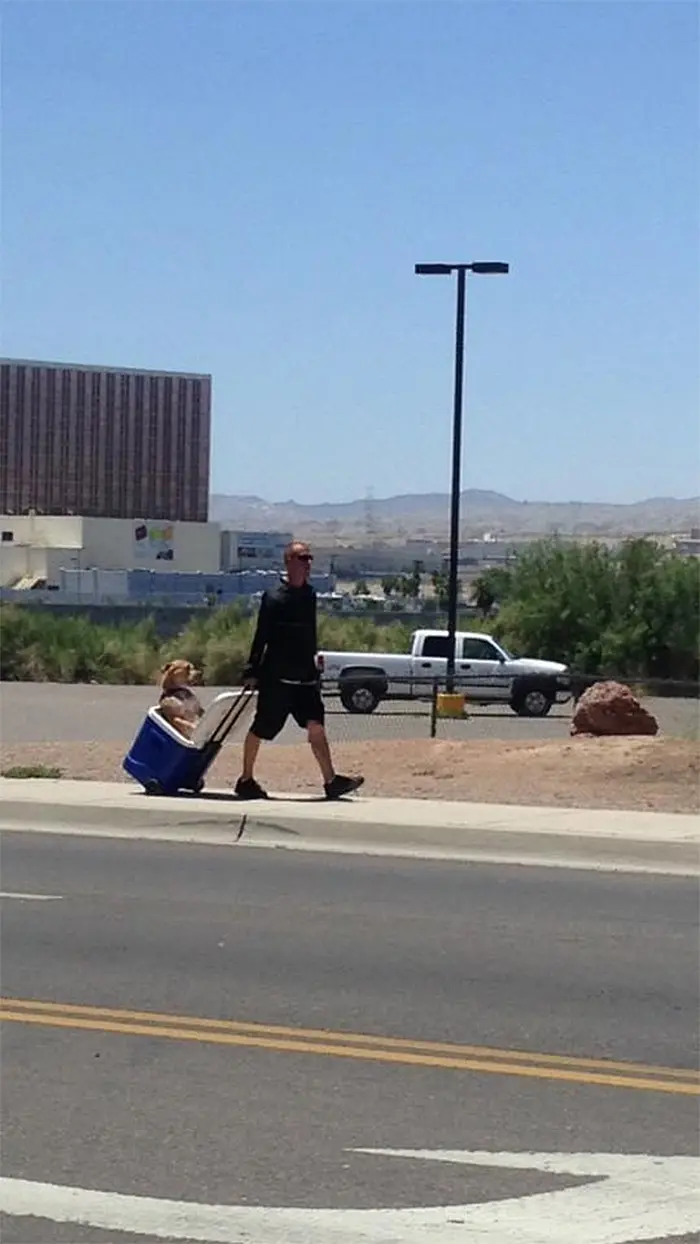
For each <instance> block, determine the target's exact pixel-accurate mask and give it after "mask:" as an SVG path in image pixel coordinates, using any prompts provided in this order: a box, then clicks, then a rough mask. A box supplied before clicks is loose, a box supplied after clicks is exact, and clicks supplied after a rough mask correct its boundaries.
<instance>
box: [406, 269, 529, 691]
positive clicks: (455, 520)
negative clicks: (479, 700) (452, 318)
mask: <svg viewBox="0 0 700 1244" xmlns="http://www.w3.org/2000/svg"><path fill="white" fill-rule="evenodd" d="M508 270H509V267H508V264H507V263H460V264H441V263H423V264H421V263H419V264H416V266H415V271H416V275H417V276H451V274H452V273H453V272H456V273H457V316H456V324H455V385H454V406H453V418H452V488H451V497H450V560H449V578H448V586H447V677H446V681H445V685H446V690H447V691H448V693H449V692H453V691H454V688H455V658H456V637H457V606H458V600H459V578H458V571H459V509H460V497H461V491H462V482H461V477H462V421H463V408H464V320H465V306H466V286H467V272H474V273H477V274H479V275H490V274H505V273H507V272H508Z"/></svg>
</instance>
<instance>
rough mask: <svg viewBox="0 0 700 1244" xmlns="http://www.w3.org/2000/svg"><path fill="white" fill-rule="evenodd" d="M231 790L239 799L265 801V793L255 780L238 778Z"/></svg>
mask: <svg viewBox="0 0 700 1244" xmlns="http://www.w3.org/2000/svg"><path fill="white" fill-rule="evenodd" d="M233 789H234V792H235V794H236V795H237V796H238V798H239V799H267V791H266V790H263V788H262V786H260V785H259V784H258V782H256V780H255V778H242V777H240V778H239V779H238V781H237V782H236V785H235V786H234V788H233Z"/></svg>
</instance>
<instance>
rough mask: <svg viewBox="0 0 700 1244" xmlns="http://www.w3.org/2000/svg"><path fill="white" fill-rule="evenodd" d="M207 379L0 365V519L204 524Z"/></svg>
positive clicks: (8, 362) (76, 367) (13, 361)
mask: <svg viewBox="0 0 700 1244" xmlns="http://www.w3.org/2000/svg"><path fill="white" fill-rule="evenodd" d="M210 423H211V376H207V375H192V374H186V373H182V374H181V373H177V372H155V371H135V370H120V369H117V368H111V367H87V366H82V365H74V364H67V363H42V362H35V361H30V360H24V359H3V360H0V513H2V514H18V515H19V514H27V513H29V512H30V511H32V510H34V511H36V513H37V514H81V515H85V516H91V517H104V518H133V517H136V516H138V517H142V518H149V519H165V520H167V521H170V522H174V521H180V522H199V523H201V522H206V521H207V517H208V510H209V438H210Z"/></svg>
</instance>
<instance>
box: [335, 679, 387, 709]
mask: <svg viewBox="0 0 700 1244" xmlns="http://www.w3.org/2000/svg"><path fill="white" fill-rule="evenodd" d="M379 700H380V696H379V694H378V692H377V689H376V687H372V686H370V685H369V684H368V683H354V684H353V685H351V686H347V687H342V688H341V690H340V703H341V704H342V706H343V708H345V709H347V711H348V712H349V713H373V712H374V710H375V708H376V707H377V705H378V703H379Z"/></svg>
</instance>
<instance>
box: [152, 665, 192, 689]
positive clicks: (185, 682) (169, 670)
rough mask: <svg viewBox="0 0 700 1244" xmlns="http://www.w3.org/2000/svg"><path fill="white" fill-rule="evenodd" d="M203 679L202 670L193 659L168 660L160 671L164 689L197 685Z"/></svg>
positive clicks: (161, 683)
mask: <svg viewBox="0 0 700 1244" xmlns="http://www.w3.org/2000/svg"><path fill="white" fill-rule="evenodd" d="M201 681H202V671H201V670H198V669H197V668H196V667H195V666H194V665H193V664H192V662H191V661H182V660H177V661H168V663H167V664H166V665H164V666H163V668H162V670H161V671H160V685H161V688H162V690H163V691H173V690H174V688H175V687H193V686H194V687H196V686H199V684H200V683H201Z"/></svg>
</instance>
